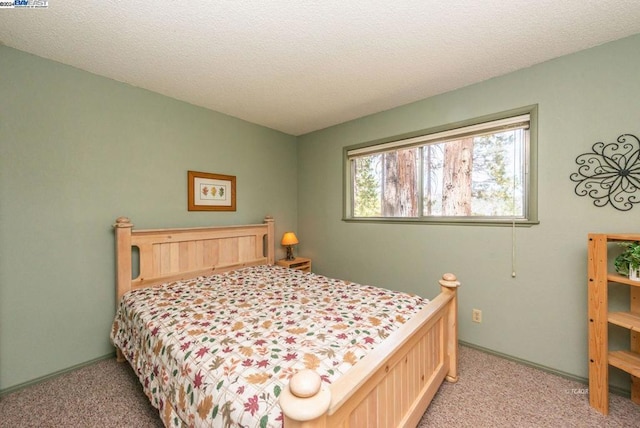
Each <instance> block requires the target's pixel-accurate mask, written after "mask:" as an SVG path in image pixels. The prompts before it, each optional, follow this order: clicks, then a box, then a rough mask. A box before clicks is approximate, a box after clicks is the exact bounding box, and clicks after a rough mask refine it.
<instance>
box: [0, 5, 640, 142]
mask: <svg viewBox="0 0 640 428" xmlns="http://www.w3.org/2000/svg"><path fill="white" fill-rule="evenodd" d="M637 33H640V1H638V0H533V1H532V0H447V1H442V0H397V1H389V0H350V1H345V0H321V1H320V0H313V1H312V0H289V1H284V0H271V1H264V0H253V1H242V0H227V1H222V0H212V1H187V2H185V1H169V0H164V1H162V0H161V1H142V2H131V1H120V0H100V1H98V0H91V1H89V0H64V1H62V0H59V1H58V0H49V7H48V8H46V9H45V8H41V9H2V10H0V42H2V43H4V44H5V45H7V46H11V47H14V48H17V49H20V50H23V51H26V52H30V53H33V54H36V55H39V56H42V57H45V58H49V59H52V60H55V61H59V62H61V63H64V64H69V65H72V66H74V67H77V68H80V69H83V70H87V71H90V72H92V73H95V74H98V75H102V76H106V77H109V78H112V79H115V80H119V81H122V82H126V83H129V84H131V85H134V86H139V87H142V88H146V89H149V90H151V91H154V92H159V93H161V94H164V95H168V96H170V97H173V98H177V99H179V100H184V101H187V102H190V103H192V104H195V105H199V106H203V107H207V108H210V109H212V110H216V111H219V112H222V113H226V114H228V115H231V116H235V117H238V118H241V119H245V120H248V121H250V122H254V123H257V124H260V125H264V126H267V127H270V128H273V129H277V130H280V131H283V132H286V133H289V134H293V135H300V134H304V133H307V132H310V131H314V130H317V129H321V128H325V127H328V126H331V125H335V124H338V123H341V122H345V121H347V120H350V119H355V118H358V117H361V116H365V115H367V114H371V113H376V112H379V111H383V110H388V109H390V108H393V107H396V106H399V105H403V104H407V103H410V102H413V101H417V100H420V99H423V98H427V97H429V96H432V95H436V94H439V93H443V92H446V91H450V90H452V89H456V88H460V87H462V86H466V85H469V84H472V83H475V82H479V81H482V80H486V79H489V78H491V77H495V76H499V75H502V74H505V73H508V72H511V71H514V70H517V69H521V68H524V67H528V66H531V65H533V64H536V63H540V62H543V61H546V60H549V59H551V58H555V57H558V56H561V55H565V54H568V53H571V52H576V51H579V50H582V49H585V48H589V47H591V46H595V45H599V44H602V43H605V42H608V41H611V40H616V39H620V38H622V37H626V36H629V35H632V34H637Z"/></svg>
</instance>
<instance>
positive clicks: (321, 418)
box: [280, 370, 331, 428]
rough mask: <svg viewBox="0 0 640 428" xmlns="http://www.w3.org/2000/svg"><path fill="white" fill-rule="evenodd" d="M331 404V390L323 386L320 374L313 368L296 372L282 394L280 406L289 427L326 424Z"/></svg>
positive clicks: (321, 425)
mask: <svg viewBox="0 0 640 428" xmlns="http://www.w3.org/2000/svg"><path fill="white" fill-rule="evenodd" d="M330 405H331V392H329V390H328V389H327V388H323V387H322V379H321V378H320V375H319V374H318V373H316V372H315V371H313V370H301V371H299V372H298V373H296V374H294V375H293V376H292V377H291V379H290V380H289V384H288V385H287V386H286V387H285V389H284V390H283V391H282V394H280V408H281V409H282V412H283V413H284V419H285V426H286V427H287V428H296V427H302V426H307V424H312V426H314V427H315V426H318V427H323V426H325V424H326V422H325V417H326V413H327V410H329V406H330Z"/></svg>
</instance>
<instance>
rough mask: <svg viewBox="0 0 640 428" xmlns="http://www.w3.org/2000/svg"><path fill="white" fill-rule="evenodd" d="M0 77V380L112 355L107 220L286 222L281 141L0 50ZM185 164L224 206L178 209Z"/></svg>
mask: <svg viewBox="0 0 640 428" xmlns="http://www.w3.org/2000/svg"><path fill="white" fill-rule="evenodd" d="M0 76H2V79H0V390H7V389H8V388H11V387H14V386H16V385H19V384H22V383H25V382H28V381H31V380H33V379H37V378H39V377H42V376H45V375H48V374H51V373H54V372H56V371H59V370H63V369H66V368H68V367H71V366H74V365H76V364H80V363H84V362H86V361H90V360H92V359H95V358H97V357H100V356H103V355H105V354H108V353H111V352H113V348H112V347H111V345H110V343H109V339H108V336H109V329H110V326H111V322H112V319H113V314H114V308H115V297H114V292H115V291H114V275H115V273H114V269H115V267H114V255H113V254H114V238H113V231H112V228H111V225H112V224H113V222H114V220H115V219H116V217H118V216H122V215H126V216H129V217H130V218H131V219H132V222H133V223H134V224H135V225H136V227H139V228H155V227H166V226H169V225H173V226H179V227H183V226H184V227H187V226H199V225H204V224H212V225H218V224H234V223H236V224H237V223H260V222H262V219H263V217H264V215H267V214H269V215H272V216H274V217H275V218H276V233H277V234H280V233H282V232H284V230H285V229H287V230H295V229H296V221H297V213H296V209H297V197H296V193H297V189H296V178H297V171H296V168H295V166H293V165H295V164H296V138H295V137H293V136H290V135H286V134H283V133H280V132H276V131H273V130H270V129H267V128H264V127H260V126H257V125H254V124H250V123H248V122H244V121H241V120H239V119H235V118H232V117H229V116H225V115H222V114H219V113H215V112H212V111H210V110H206V109H203V108H199V107H195V106H193V105H190V104H187V103H183V102H180V101H176V100H173V99H170V98H167V97H164V96H161V95H158V94H155V93H152V92H149V91H145V90H142V89H139V88H135V87H132V86H129V85H126V84H122V83H119V82H116V81H113V80H109V79H105V78H102V77H98V76H96V75H93V74H90V73H87V72H84V71H80V70H78V69H74V68H72V67H68V66H65V65H62V64H59V63H55V62H52V61H48V60H45V59H42V58H38V57H35V56H32V55H28V54H25V53H23V52H20V51H17V50H14V49H10V48H7V47H2V46H0ZM177 78H183V76H179V77H177ZM187 170H196V171H206V172H216V173H222V174H231V175H235V176H237V193H238V194H237V211H236V212H233V213H223V212H219V213H212V212H192V213H190V212H188V211H187V208H186V207H187V200H186V190H187V189H186V188H187ZM279 255H281V254H279Z"/></svg>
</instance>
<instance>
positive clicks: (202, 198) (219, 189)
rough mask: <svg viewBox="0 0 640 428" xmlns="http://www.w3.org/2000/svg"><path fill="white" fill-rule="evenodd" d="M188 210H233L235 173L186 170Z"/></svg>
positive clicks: (234, 208)
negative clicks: (225, 173) (223, 173)
mask: <svg viewBox="0 0 640 428" xmlns="http://www.w3.org/2000/svg"><path fill="white" fill-rule="evenodd" d="M187 193H188V207H189V211H235V210H236V177H235V175H222V174H210V173H208V172H197V171H187Z"/></svg>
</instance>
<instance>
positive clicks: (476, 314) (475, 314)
mask: <svg viewBox="0 0 640 428" xmlns="http://www.w3.org/2000/svg"><path fill="white" fill-rule="evenodd" d="M471 321H473V322H477V323H481V322H482V311H481V310H480V309H473V310H472V311H471Z"/></svg>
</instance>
